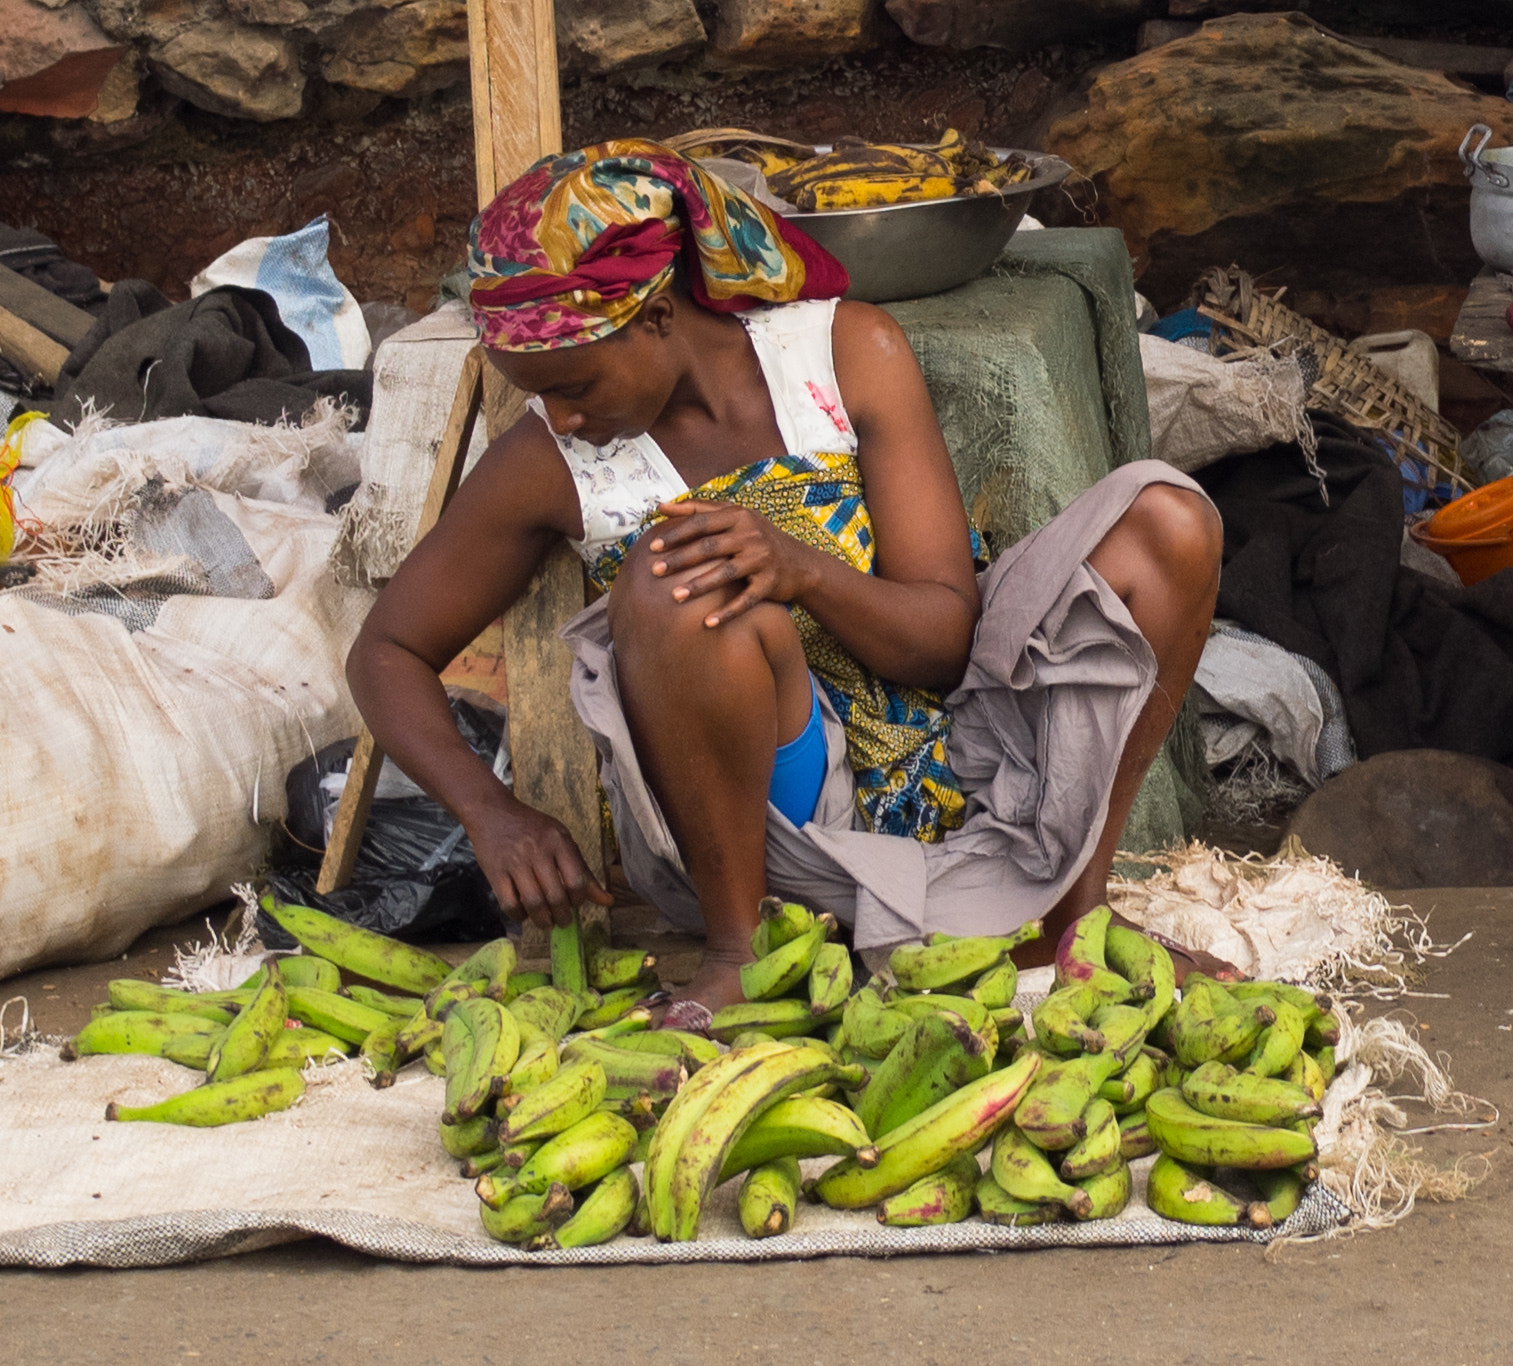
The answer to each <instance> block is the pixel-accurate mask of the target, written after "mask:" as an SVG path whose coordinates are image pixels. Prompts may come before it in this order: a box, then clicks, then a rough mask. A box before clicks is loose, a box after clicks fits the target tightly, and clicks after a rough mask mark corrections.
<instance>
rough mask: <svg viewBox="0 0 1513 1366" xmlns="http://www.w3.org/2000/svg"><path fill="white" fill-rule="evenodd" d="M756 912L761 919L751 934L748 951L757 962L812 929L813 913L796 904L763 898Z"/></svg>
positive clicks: (771, 897) (772, 897)
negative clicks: (756, 958)
mask: <svg viewBox="0 0 1513 1366" xmlns="http://www.w3.org/2000/svg"><path fill="white" fill-rule="evenodd" d="M757 910H758V913H759V914H760V915H761V917H762V918H761V923H760V924H758V925H757V927H756V929H755V930H753V931H752V933H751V951H752V953H754V954H755V955H756V956H757V957H758V958H765V957H766V956H767V955H768V954H769V953H771V952H772V951H773V950H774V949H780V948H782V947H783V945H784V944H787V943H788V942H790V941H791V940H794V939H797V938H798V937H799V935H801V934H807V933H808V932H809V931H810V930H811V929H813V928H814V912H813V911H811V910H810V909H809V908H808V907H807V906H801V905H799V903H798V902H796V901H782V900H780V899H779V898H778V897H775V896H764V897H763V898H762V900H761V901H760V903H758V906H757Z"/></svg>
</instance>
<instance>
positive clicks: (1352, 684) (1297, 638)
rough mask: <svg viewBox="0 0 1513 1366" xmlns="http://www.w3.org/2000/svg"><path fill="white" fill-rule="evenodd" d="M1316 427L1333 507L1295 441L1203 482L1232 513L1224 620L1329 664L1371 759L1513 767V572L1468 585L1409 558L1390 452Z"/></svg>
mask: <svg viewBox="0 0 1513 1366" xmlns="http://www.w3.org/2000/svg"><path fill="white" fill-rule="evenodd" d="M1314 428H1315V430H1316V432H1317V433H1318V436H1319V454H1318V462H1319V464H1320V465H1321V466H1322V467H1323V469H1324V472H1325V476H1326V480H1327V483H1328V488H1329V500H1330V501H1329V506H1328V507H1326V506H1325V505H1324V502H1323V500H1322V498H1321V497H1320V495H1319V485H1318V481H1317V480H1316V479H1315V478H1314V477H1313V476H1312V475H1311V474H1309V473H1308V470H1307V468H1306V466H1305V464H1304V459H1303V454H1302V452H1301V451H1300V450H1299V448H1298V447H1297V446H1295V445H1286V446H1275V447H1272V448H1271V449H1270V450H1265V451H1261V452H1258V453H1257V454H1254V455H1238V456H1231V457H1230V458H1229V459H1227V460H1222V461H1220V462H1219V463H1217V464H1215V465H1210V466H1209V467H1208V468H1207V469H1204V470H1200V471H1199V472H1198V473H1197V474H1195V475H1194V476H1193V477H1194V478H1196V479H1197V480H1198V482H1199V483H1200V484H1202V485H1203V487H1204V489H1206V490H1207V492H1208V495H1209V497H1211V498H1212V499H1213V500H1214V503H1215V504H1216V505H1217V507H1218V509H1219V512H1220V514H1221V515H1222V516H1223V518H1224V570H1223V574H1222V576H1221V578H1220V581H1219V603H1218V608H1217V612H1218V614H1219V615H1220V616H1226V617H1232V618H1234V619H1235V620H1236V621H1238V622H1240V623H1241V624H1242V625H1244V626H1246V627H1248V628H1249V629H1251V630H1252V631H1256V632H1258V633H1259V634H1261V635H1263V636H1266V637H1267V638H1268V639H1270V640H1274V641H1276V643H1277V644H1279V645H1281V646H1283V647H1284V648H1285V649H1288V650H1294V651H1296V652H1297V653H1298V654H1301V655H1306V656H1307V657H1308V658H1309V659H1312V660H1314V661H1316V662H1317V663H1318V664H1319V665H1321V666H1322V667H1323V668H1324V669H1325V670H1327V671H1328V673H1329V675H1330V676H1331V677H1332V678H1333V679H1334V681H1335V682H1336V683H1337V684H1339V687H1340V691H1341V693H1342V694H1343V695H1344V699H1345V712H1346V716H1347V718H1348V719H1349V722H1350V730H1351V733H1352V735H1353V736H1354V737H1355V743H1356V749H1357V751H1358V752H1359V754H1360V756H1361V758H1363V759H1366V758H1369V757H1371V756H1372V755H1373V754H1381V753H1384V752H1386V751H1389V750H1399V749H1425V748H1427V749H1444V750H1454V751H1456V752H1458V753H1461V754H1479V755H1482V756H1483V757H1485V758H1488V759H1495V760H1498V761H1499V762H1502V763H1507V762H1509V761H1513V570H1503V571H1502V572H1501V573H1498V574H1494V575H1492V577H1491V578H1488V579H1484V580H1482V582H1481V583H1479V584H1476V585H1475V586H1474V587H1471V588H1459V587H1454V586H1452V585H1449V584H1444V583H1441V582H1439V581H1438V580H1436V579H1432V578H1429V577H1428V576H1426V575H1423V574H1420V573H1418V572H1417V571H1415V570H1412V569H1408V568H1405V567H1404V566H1402V565H1401V564H1400V563H1399V556H1400V554H1401V547H1402V534H1403V480H1402V476H1401V475H1400V474H1399V473H1398V470H1397V467H1396V466H1395V465H1394V464H1393V462H1392V459H1391V457H1390V456H1388V455H1387V453H1386V452H1385V451H1383V450H1382V449H1381V448H1380V447H1379V446H1377V445H1376V444H1374V443H1373V442H1371V441H1370V440H1369V439H1367V438H1366V437H1365V436H1364V435H1363V434H1362V433H1360V432H1358V431H1356V430H1355V429H1354V428H1352V427H1349V426H1347V425H1346V424H1344V423H1342V422H1338V421H1335V420H1333V419H1331V418H1326V417H1322V416H1316V417H1315V418H1314Z"/></svg>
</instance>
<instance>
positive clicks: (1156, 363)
mask: <svg viewBox="0 0 1513 1366" xmlns="http://www.w3.org/2000/svg"><path fill="white" fill-rule="evenodd" d="M1140 363H1141V365H1142V366H1143V367H1144V369H1145V396H1146V402H1147V404H1148V406H1149V408H1150V418H1151V453H1152V454H1153V455H1154V456H1155V457H1156V458H1157V459H1158V460H1165V461H1166V462H1167V464H1169V465H1175V466H1176V467H1177V468H1178V469H1179V470H1183V471H1185V472H1187V473H1191V472H1192V471H1193V470H1199V469H1202V468H1203V467H1204V466H1205V465H1211V464H1213V463H1214V461H1216V460H1222V459H1223V458H1224V457H1225V456H1226V455H1239V454H1242V453H1245V452H1249V451H1260V450H1265V449H1266V447H1268V446H1275V445H1278V444H1280V443H1282V442H1286V441H1302V442H1305V443H1308V442H1309V441H1310V439H1311V429H1310V428H1309V426H1308V418H1307V416H1306V414H1305V413H1304V411H1303V399H1304V395H1305V393H1306V387H1305V385H1304V384H1303V373H1302V371H1301V370H1299V369H1298V363H1297V361H1296V360H1295V359H1293V358H1292V357H1290V356H1289V357H1277V356H1256V357H1252V358H1251V359H1249V360H1237V361H1222V360H1219V359H1218V358H1217V357H1215V356H1210V355H1206V354H1205V353H1204V352H1201V351H1195V350H1193V349H1192V348H1191V347H1188V346H1179V345H1177V343H1175V342H1169V341H1165V340H1163V339H1162V338H1160V337H1152V336H1149V335H1142V336H1141V338H1140Z"/></svg>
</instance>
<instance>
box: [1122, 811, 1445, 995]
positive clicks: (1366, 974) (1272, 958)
mask: <svg viewBox="0 0 1513 1366" xmlns="http://www.w3.org/2000/svg"><path fill="white" fill-rule="evenodd" d="M1119 857H1120V858H1121V859H1126V858H1128V859H1129V860H1130V861H1131V862H1141V863H1149V864H1154V865H1156V868H1157V871H1156V872H1155V873H1154V874H1153V875H1152V876H1151V877H1150V878H1148V879H1147V880H1145V881H1143V882H1142V881H1135V880H1132V879H1129V878H1113V879H1111V880H1110V882H1109V904H1110V905H1111V906H1112V907H1113V908H1114V910H1116V911H1117V912H1118V913H1119V914H1120V915H1122V916H1125V917H1126V918H1127V919H1129V920H1132V921H1133V922H1134V923H1135V924H1137V925H1141V926H1143V927H1144V928H1146V929H1148V930H1152V931H1154V932H1155V933H1157V934H1161V935H1165V936H1166V937H1167V938H1169V939H1172V940H1175V941H1176V942H1177V943H1179V944H1185V945H1187V946H1188V947H1189V948H1193V949H1200V950H1202V951H1203V952H1205V953H1211V954H1213V955H1214V956H1215V957H1217V958H1222V959H1224V960H1225V961H1226V962H1229V963H1233V964H1234V965H1235V966H1236V967H1237V968H1239V969H1240V970H1241V971H1242V972H1244V973H1245V974H1246V975H1247V976H1250V977H1261V978H1267V979H1269V980H1273V981H1283V982H1306V983H1308V984H1309V985H1311V986H1315V987H1320V988H1323V989H1327V990H1329V991H1331V992H1333V993H1334V994H1336V995H1345V996H1361V995H1370V996H1375V997H1377V998H1378V999H1384V1000H1385V999H1392V998H1394V997H1397V996H1400V995H1402V994H1403V992H1404V991H1405V990H1407V988H1408V986H1409V981H1410V978H1411V977H1412V976H1413V970H1412V964H1411V963H1410V961H1409V960H1410V958H1411V959H1412V960H1413V961H1415V962H1423V961H1424V959H1426V958H1430V957H1439V956H1443V954H1445V953H1448V952H1449V951H1450V950H1449V948H1445V947H1441V946H1436V945H1435V944H1434V943H1433V942H1432V940H1431V939H1430V937H1429V934H1428V929H1427V926H1426V925H1425V924H1424V922H1423V921H1422V920H1420V919H1419V918H1418V917H1416V916H1414V915H1413V914H1412V913H1411V912H1410V911H1409V910H1408V909H1407V908H1406V907H1402V906H1393V905H1392V904H1390V903H1389V902H1388V900H1387V898H1386V897H1384V896H1383V895H1382V894H1381V893H1380V892H1374V891H1372V890H1371V889H1370V888H1369V887H1367V886H1366V885H1365V884H1364V883H1363V882H1361V881H1360V880H1359V879H1358V878H1353V877H1348V876H1347V875H1346V874H1345V873H1344V872H1343V871H1342V870H1341V869H1340V867H1339V865H1338V864H1336V863H1333V862H1331V861H1330V860H1329V859H1327V858H1323V857H1320V856H1316V855H1312V854H1309V853H1308V852H1307V850H1305V849H1304V848H1303V847H1302V845H1301V844H1300V843H1298V841H1297V840H1295V839H1290V840H1288V841H1286V843H1284V845H1283V847H1282V849H1281V850H1280V851H1279V852H1278V853H1277V854H1276V855H1275V856H1273V857H1271V858H1265V857H1263V856H1261V855H1259V854H1248V855H1245V856H1244V857H1240V856H1238V855H1234V854H1229V853H1226V852H1225V851H1224V850H1222V849H1215V848H1212V847H1211V846H1208V845H1205V844H1202V843H1201V842H1199V841H1197V840H1194V841H1193V843H1192V844H1190V845H1189V846H1188V847H1187V848H1186V849H1180V850H1168V851H1167V852H1165V853H1162V854H1158V855H1150V856H1145V857H1139V856H1131V855H1125V854H1120V856H1119ZM1398 940H1401V941H1402V944H1401V945H1400V944H1399V943H1398V942H1397V941H1398ZM1403 945H1405V946H1406V947H1404V946H1403ZM1452 947H1453V946H1452Z"/></svg>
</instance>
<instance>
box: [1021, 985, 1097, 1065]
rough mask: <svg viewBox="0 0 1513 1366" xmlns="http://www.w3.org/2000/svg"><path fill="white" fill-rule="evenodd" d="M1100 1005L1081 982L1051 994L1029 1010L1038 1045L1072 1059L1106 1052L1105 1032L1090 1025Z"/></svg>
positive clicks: (1087, 987) (1093, 993)
mask: <svg viewBox="0 0 1513 1366" xmlns="http://www.w3.org/2000/svg"><path fill="white" fill-rule="evenodd" d="M1100 1004H1101V1000H1100V998H1099V996H1098V994H1097V993H1096V992H1095V991H1093V989H1092V988H1091V987H1089V986H1086V985H1085V984H1083V983H1081V982H1074V983H1072V985H1070V986H1065V987H1061V988H1060V989H1059V990H1056V991H1053V992H1051V993H1050V995H1048V996H1047V997H1046V998H1045V999H1044V1000H1043V1001H1041V1002H1040V1003H1039V1004H1038V1005H1036V1006H1035V1007H1034V1008H1033V1009H1032V1010H1031V1011H1030V1024H1031V1025H1032V1026H1033V1027H1034V1030H1035V1042H1036V1043H1038V1044H1039V1045H1040V1046H1041V1047H1042V1048H1045V1049H1048V1050H1049V1051H1050V1052H1052V1053H1059V1054H1061V1055H1062V1056H1064V1057H1069V1058H1070V1057H1076V1056H1077V1054H1079V1053H1101V1052H1103V1049H1104V1045H1105V1042H1106V1041H1105V1039H1104V1037H1103V1033H1102V1031H1101V1030H1099V1029H1097V1028H1096V1027H1095V1026H1094V1025H1093V1024H1092V1023H1091V1021H1092V1017H1093V1014H1094V1013H1095V1012H1096V1011H1097V1009H1098V1006H1099V1005H1100Z"/></svg>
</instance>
